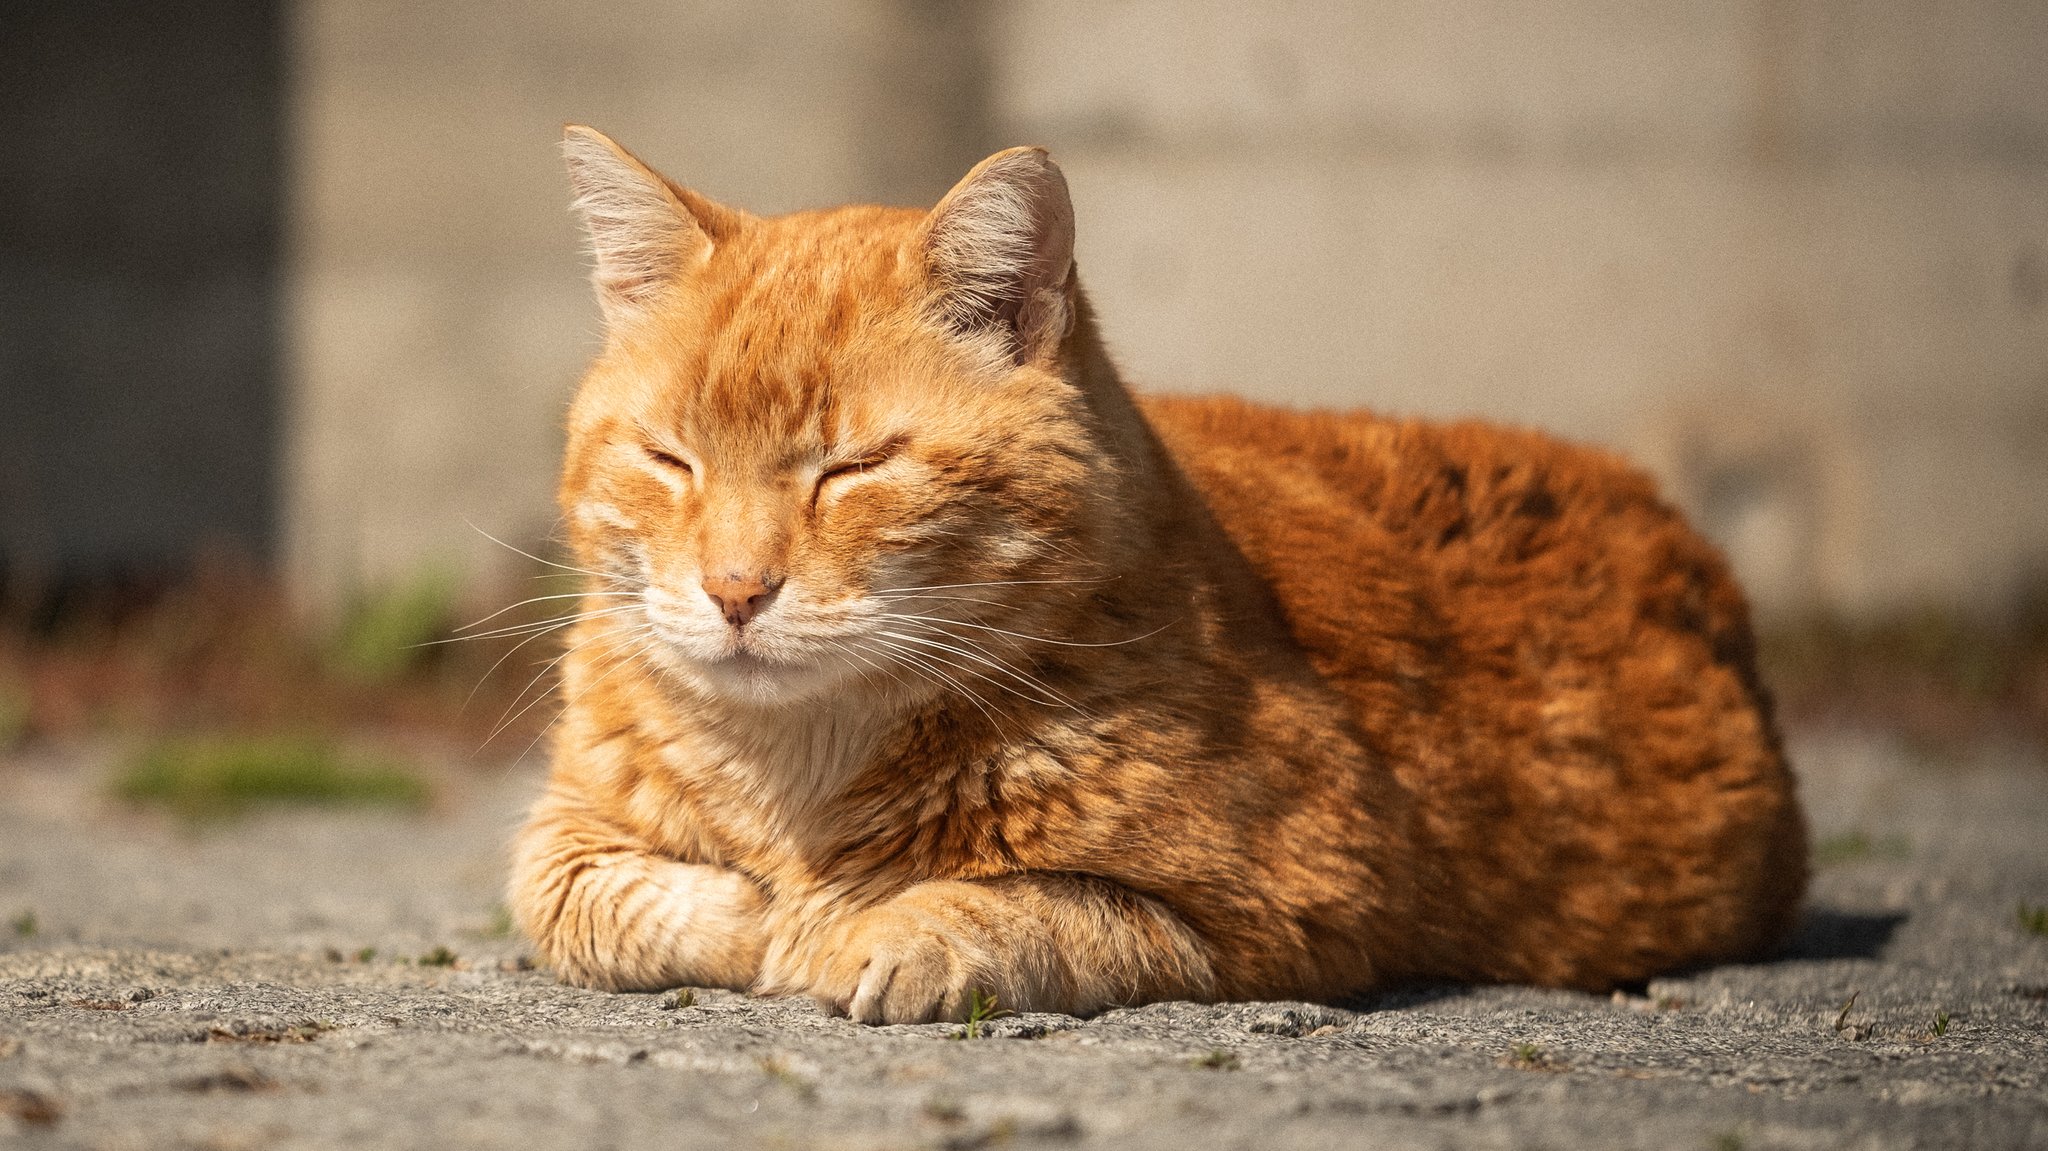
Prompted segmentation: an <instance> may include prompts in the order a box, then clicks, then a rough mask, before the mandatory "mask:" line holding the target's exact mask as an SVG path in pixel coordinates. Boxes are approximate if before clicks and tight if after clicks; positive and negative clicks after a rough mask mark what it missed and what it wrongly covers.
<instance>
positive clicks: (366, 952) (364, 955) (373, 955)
mask: <svg viewBox="0 0 2048 1151" xmlns="http://www.w3.org/2000/svg"><path fill="white" fill-rule="evenodd" d="M376 959H377V949H376V948H374V947H365V948H363V949H362V950H361V951H358V952H356V962H357V963H373V962H375V961H376Z"/></svg>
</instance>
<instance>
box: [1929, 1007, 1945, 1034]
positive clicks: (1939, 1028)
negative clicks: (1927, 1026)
mask: <svg viewBox="0 0 2048 1151" xmlns="http://www.w3.org/2000/svg"><path fill="white" fill-rule="evenodd" d="M1948 1020H1949V1016H1948V1012H1946V1011H1937V1012H1935V1013H1934V1026H1933V1027H1932V1028H1931V1030H1932V1031H1933V1032H1934V1037H1935V1038H1936V1039H1940V1038H1941V1037H1942V1036H1944V1035H1947V1034H1948Z"/></svg>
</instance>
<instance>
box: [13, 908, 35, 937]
mask: <svg viewBox="0 0 2048 1151" xmlns="http://www.w3.org/2000/svg"><path fill="white" fill-rule="evenodd" d="M7 926H9V927H12V928H13V929H14V934H16V935H18V936H20V937H21V938H23V939H33V938H35V934H36V932H37V931H40V930H42V924H40V923H38V922H36V913H35V912H33V911H24V912H22V913H21V914H20V915H17V916H15V917H14V918H13V919H10V920H8V921H7Z"/></svg>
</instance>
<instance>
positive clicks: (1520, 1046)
mask: <svg viewBox="0 0 2048 1151" xmlns="http://www.w3.org/2000/svg"><path fill="white" fill-rule="evenodd" d="M1508 1065H1509V1066H1510V1067H1520V1068H1522V1069H1523V1070H1525V1071H1535V1070H1540V1069H1542V1068H1545V1067H1548V1066H1550V1055H1549V1053H1548V1052H1546V1051H1544V1050H1543V1048H1542V1047H1540V1046H1538V1045H1536V1044H1534V1043H1517V1044H1515V1045H1514V1046H1513V1047H1510V1048H1508Z"/></svg>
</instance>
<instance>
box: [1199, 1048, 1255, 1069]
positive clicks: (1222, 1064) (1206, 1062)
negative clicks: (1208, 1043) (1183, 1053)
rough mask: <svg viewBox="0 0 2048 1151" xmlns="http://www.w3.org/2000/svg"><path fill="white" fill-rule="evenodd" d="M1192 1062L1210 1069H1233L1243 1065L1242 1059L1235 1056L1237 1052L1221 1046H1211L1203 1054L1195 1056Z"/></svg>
mask: <svg viewBox="0 0 2048 1151" xmlns="http://www.w3.org/2000/svg"><path fill="white" fill-rule="evenodd" d="M1193 1062H1194V1065H1195V1066H1197V1067H1206V1068H1208V1069H1209V1070H1211V1071H1235V1070H1237V1069H1238V1068H1239V1067H1242V1066H1244V1061H1243V1060H1241V1059H1239V1058H1238V1057H1237V1052H1235V1051H1227V1050H1225V1049H1223V1048H1221V1047H1211V1048H1210V1049H1209V1050H1208V1051H1207V1052H1206V1053H1205V1054H1202V1055H1199V1056H1197V1057H1196V1058H1195V1059H1194V1060H1193Z"/></svg>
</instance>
